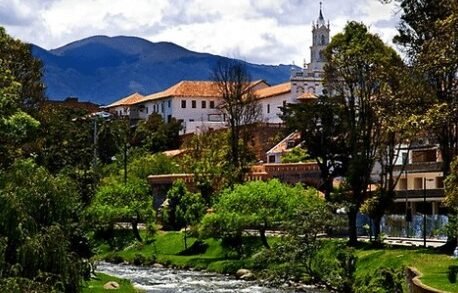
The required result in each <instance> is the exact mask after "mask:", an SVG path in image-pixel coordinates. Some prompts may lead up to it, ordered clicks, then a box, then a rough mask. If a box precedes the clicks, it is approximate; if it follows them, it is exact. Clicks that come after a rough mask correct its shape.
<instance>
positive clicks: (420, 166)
mask: <svg viewBox="0 0 458 293" xmlns="http://www.w3.org/2000/svg"><path fill="white" fill-rule="evenodd" d="M402 170H403V169H402V166H401V165H399V166H395V167H394V171H398V172H399V171H402ZM441 170H442V162H418V163H412V164H408V165H406V166H405V168H404V170H403V171H407V173H420V172H434V171H437V172H440V171H441Z"/></svg>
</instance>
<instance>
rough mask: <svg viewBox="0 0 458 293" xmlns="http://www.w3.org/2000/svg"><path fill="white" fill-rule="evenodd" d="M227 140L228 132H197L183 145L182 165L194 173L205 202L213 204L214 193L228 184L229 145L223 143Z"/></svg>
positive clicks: (186, 170) (184, 168)
mask: <svg viewBox="0 0 458 293" xmlns="http://www.w3.org/2000/svg"><path fill="white" fill-rule="evenodd" d="M226 140H227V133H226V132H221V131H217V132H205V133H200V134H195V135H194V136H193V137H192V138H191V139H190V140H189V141H187V142H185V143H184V145H183V147H184V149H185V150H186V153H185V155H184V156H183V159H182V160H181V165H182V167H183V170H184V172H185V173H189V174H193V175H194V183H195V185H196V187H197V189H198V190H199V191H200V193H201V195H202V197H203V198H204V199H205V203H206V205H207V206H208V207H210V206H211V198H212V195H214V194H216V193H218V192H219V191H221V190H222V188H223V187H224V186H225V185H226V184H227V182H228V180H227V177H228V174H227V171H228V170H227V169H228V168H227V167H228V166H227V165H228V163H227V156H228V153H229V146H228V145H227V144H221V142H222V141H226Z"/></svg>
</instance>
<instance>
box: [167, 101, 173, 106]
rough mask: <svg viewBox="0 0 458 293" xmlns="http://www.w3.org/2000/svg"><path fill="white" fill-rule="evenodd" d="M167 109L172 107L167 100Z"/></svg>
mask: <svg viewBox="0 0 458 293" xmlns="http://www.w3.org/2000/svg"><path fill="white" fill-rule="evenodd" d="M167 107H169V108H171V107H172V101H171V100H168V101H167Z"/></svg>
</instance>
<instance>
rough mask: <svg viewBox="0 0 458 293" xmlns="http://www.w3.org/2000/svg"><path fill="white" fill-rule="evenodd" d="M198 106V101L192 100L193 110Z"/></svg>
mask: <svg viewBox="0 0 458 293" xmlns="http://www.w3.org/2000/svg"><path fill="white" fill-rule="evenodd" d="M196 105H197V103H196V100H192V101H191V107H192V108H196Z"/></svg>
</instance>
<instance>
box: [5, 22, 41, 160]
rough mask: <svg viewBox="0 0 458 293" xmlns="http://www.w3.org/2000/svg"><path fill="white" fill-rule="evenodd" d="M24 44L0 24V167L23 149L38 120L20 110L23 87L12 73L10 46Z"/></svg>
mask: <svg viewBox="0 0 458 293" xmlns="http://www.w3.org/2000/svg"><path fill="white" fill-rule="evenodd" d="M19 46H24V45H23V44H22V43H20V42H19V41H15V40H13V39H12V38H11V37H9V36H8V35H7V34H6V33H5V31H4V30H3V28H1V27H0V169H1V168H5V167H7V166H8V165H9V164H11V163H12V162H13V160H14V159H15V158H17V157H21V156H22V155H23V154H24V153H25V152H26V150H25V149H24V144H25V143H26V142H29V141H30V140H31V138H32V133H33V132H34V131H35V130H36V129H37V128H38V127H39V122H38V121H36V120H35V119H34V118H32V117H31V116H30V115H29V114H27V113H26V112H24V111H23V110H22V107H23V105H24V101H23V99H22V97H21V91H22V89H23V88H24V87H23V85H22V84H21V83H20V81H19V80H18V79H17V77H16V76H15V75H14V74H13V69H14V68H15V66H17V64H16V63H20V62H22V60H17V59H15V57H16V56H15V55H14V54H12V50H13V49H11V47H13V48H15V47H19Z"/></svg>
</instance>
